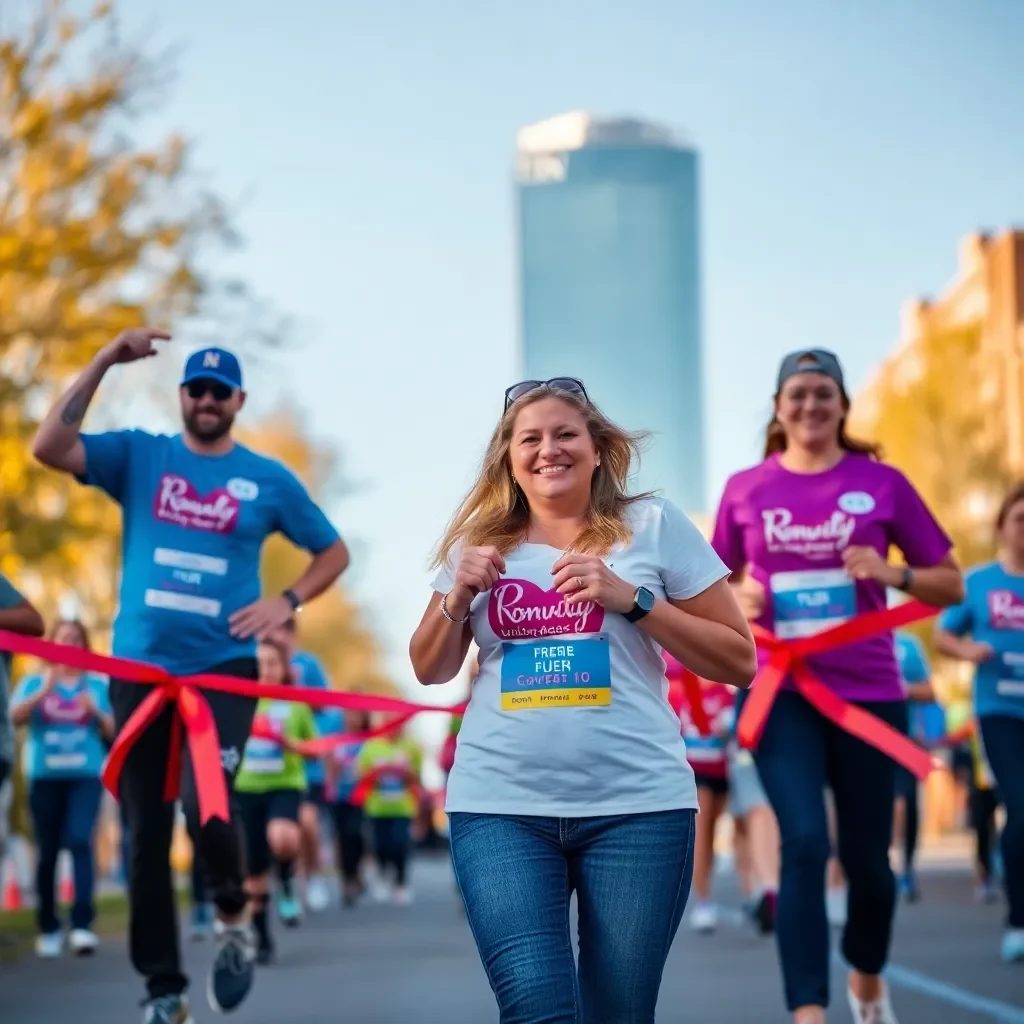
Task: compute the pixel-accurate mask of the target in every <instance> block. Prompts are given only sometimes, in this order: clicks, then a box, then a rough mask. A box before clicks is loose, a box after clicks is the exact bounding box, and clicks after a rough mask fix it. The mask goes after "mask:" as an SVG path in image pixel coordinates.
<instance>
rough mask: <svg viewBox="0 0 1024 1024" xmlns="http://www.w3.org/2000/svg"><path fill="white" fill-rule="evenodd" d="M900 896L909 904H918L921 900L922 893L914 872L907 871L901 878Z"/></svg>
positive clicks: (899, 883)
mask: <svg viewBox="0 0 1024 1024" xmlns="http://www.w3.org/2000/svg"><path fill="white" fill-rule="evenodd" d="M898 885H899V892H900V895H901V896H902V897H903V898H904V899H905V900H906V901H907V902H908V903H916V902H917V901H918V900H919V899H920V898H921V892H920V890H919V889H918V888H917V878H916V877H915V876H914V872H913V871H906V872H904V873H903V874H902V875H900V878H899V882H898Z"/></svg>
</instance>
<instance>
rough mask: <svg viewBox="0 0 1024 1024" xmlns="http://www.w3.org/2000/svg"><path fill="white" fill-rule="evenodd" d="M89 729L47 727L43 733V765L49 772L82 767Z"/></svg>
mask: <svg viewBox="0 0 1024 1024" xmlns="http://www.w3.org/2000/svg"><path fill="white" fill-rule="evenodd" d="M88 743H89V730H88V729H82V728H73V729H47V730H46V732H44V733H43V765H44V767H45V768H46V770H47V771H49V772H66V771H74V770H77V769H79V768H84V767H85V764H86V761H87V760H88V751H87V749H86V747H87V745H88Z"/></svg>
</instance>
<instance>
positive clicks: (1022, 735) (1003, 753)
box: [978, 715, 1024, 928]
mask: <svg viewBox="0 0 1024 1024" xmlns="http://www.w3.org/2000/svg"><path fill="white" fill-rule="evenodd" d="M978 724H979V725H980V726H981V739H982V742H983V743H984V744H985V754H986V756H987V757H988V763H989V764H990V765H991V766H992V774H993V775H994V776H995V780H996V785H997V786H998V787H999V795H1000V796H1001V797H1002V800H1003V807H1005V808H1006V824H1005V825H1004V826H1003V834H1002V837H1001V839H1000V841H999V842H1000V846H1001V848H1002V853H1003V876H1004V877H1003V884H1004V885H1005V887H1006V901H1007V903H1009V905H1010V911H1009V919H1008V920H1007V924H1008V926H1009V927H1010V928H1024V718H1014V717H1013V716H1012V715H983V716H982V717H981V718H980V719H979V720H978Z"/></svg>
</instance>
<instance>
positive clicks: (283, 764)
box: [235, 697, 317, 793]
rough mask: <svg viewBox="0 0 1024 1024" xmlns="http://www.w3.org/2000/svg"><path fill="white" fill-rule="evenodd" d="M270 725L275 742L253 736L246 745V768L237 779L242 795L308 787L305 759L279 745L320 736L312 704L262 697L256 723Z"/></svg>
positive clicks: (257, 710)
mask: <svg viewBox="0 0 1024 1024" xmlns="http://www.w3.org/2000/svg"><path fill="white" fill-rule="evenodd" d="M261 719H262V721H263V722H264V723H265V724H267V725H269V726H270V729H271V731H272V732H273V733H274V734H275V736H276V738H275V739H264V738H262V737H256V736H250V737H249V740H248V742H247V743H246V744H245V754H244V756H243V758H242V767H241V768H240V769H239V771H238V777H237V778H236V779H235V789H236V790H237V791H238V792H239V793H271V792H276V791H278V790H287V789H295V790H298V791H300V792H302V791H304V790H305V788H306V765H305V758H303V756H302V755H301V754H296V753H294V752H293V751H291V750H287V749H285V747H284V746H283V745H282V744H281V743H280V742H279V740H280V739H286V740H288V741H289V742H291V743H301V742H303V740H312V739H316V737H317V730H316V723H315V722H314V720H313V712H312V710H311V709H310V707H309V705H308V704H297V703H295V702H294V701H287V700H270V699H268V698H266V697H264V698H262V699H261V700H260V702H259V704H257V705H256V718H255V721H256V722H259V721H260V720H261Z"/></svg>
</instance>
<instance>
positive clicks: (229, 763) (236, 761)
mask: <svg viewBox="0 0 1024 1024" xmlns="http://www.w3.org/2000/svg"><path fill="white" fill-rule="evenodd" d="M241 763H242V757H241V755H240V754H239V753H238V747H222V748H221V751H220V766H221V768H223V769H224V771H226V772H235V771H237V770H238V766H239V765H240V764H241Z"/></svg>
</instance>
